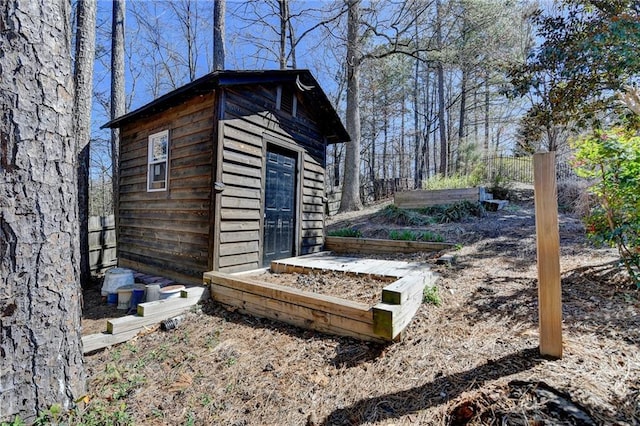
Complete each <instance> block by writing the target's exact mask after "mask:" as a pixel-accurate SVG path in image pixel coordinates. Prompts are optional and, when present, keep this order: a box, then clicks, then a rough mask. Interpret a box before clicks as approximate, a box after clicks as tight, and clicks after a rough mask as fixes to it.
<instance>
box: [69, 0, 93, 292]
mask: <svg viewBox="0 0 640 426" xmlns="http://www.w3.org/2000/svg"><path fill="white" fill-rule="evenodd" d="M76 18H77V23H76V47H75V49H76V51H75V68H74V72H73V80H74V86H75V95H74V102H73V125H74V132H73V134H74V135H75V138H76V149H77V153H78V154H77V155H78V222H79V223H80V282H81V283H82V285H83V286H84V285H86V284H87V283H88V282H89V280H90V279H91V270H90V267H89V169H90V145H89V141H90V138H91V100H92V96H91V95H92V92H93V87H92V86H93V62H94V57H95V50H96V0H78V4H77V9H76Z"/></svg>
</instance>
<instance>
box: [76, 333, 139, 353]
mask: <svg viewBox="0 0 640 426" xmlns="http://www.w3.org/2000/svg"><path fill="white" fill-rule="evenodd" d="M140 330H141V329H135V330H130V331H127V332H124V333H120V334H108V333H95V334H88V335H86V336H82V353H83V354H87V353H89V352H93V351H96V350H98V349H102V348H106V347H109V346H113V345H116V344H118V343H123V342H126V341H129V340H131V339H133V338H134V337H135V336H137V335H138V333H139V332H140Z"/></svg>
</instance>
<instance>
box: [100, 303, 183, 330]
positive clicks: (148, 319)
mask: <svg viewBox="0 0 640 426" xmlns="http://www.w3.org/2000/svg"><path fill="white" fill-rule="evenodd" d="M189 309H191V306H180V307H178V308H175V309H169V308H168V309H165V310H163V311H162V312H157V313H155V314H151V315H147V316H144V317H141V316H138V315H127V316H124V317H120V318H113V319H110V320H108V321H107V333H110V334H120V333H124V332H127V331H133V330H140V329H142V328H144V327H146V326H150V325H154V324H158V323H160V322H162V321H163V320H166V319H169V318H172V317H175V316H177V315H180V314H182V313H183V312H187V311H188V310H189Z"/></svg>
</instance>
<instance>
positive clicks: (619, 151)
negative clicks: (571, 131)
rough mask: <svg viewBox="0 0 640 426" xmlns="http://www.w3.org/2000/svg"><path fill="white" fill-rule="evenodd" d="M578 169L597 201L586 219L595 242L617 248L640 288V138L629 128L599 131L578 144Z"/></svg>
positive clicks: (589, 233)
mask: <svg viewBox="0 0 640 426" xmlns="http://www.w3.org/2000/svg"><path fill="white" fill-rule="evenodd" d="M575 147H576V153H575V159H574V166H575V167H576V172H577V173H578V175H579V176H582V177H585V178H588V179H592V180H593V182H594V184H593V185H592V186H591V188H590V192H591V194H592V195H593V197H594V198H595V200H597V206H596V207H594V208H593V209H592V211H591V213H590V214H589V216H588V217H586V218H585V225H586V227H587V234H588V235H589V237H590V238H591V240H592V241H594V242H596V243H599V244H606V245H610V246H612V247H617V248H618V252H619V253H620V257H621V260H622V261H623V263H624V264H625V266H626V268H627V271H628V272H629V274H630V276H631V277H632V278H633V279H634V281H635V282H636V285H637V286H638V287H640V184H639V180H640V136H639V135H638V133H637V131H635V130H634V129H633V128H631V127H629V126H618V127H614V128H611V129H609V130H606V131H604V130H595V131H593V132H592V133H591V134H589V135H586V136H584V137H582V138H581V139H579V140H577V141H576V142H575Z"/></svg>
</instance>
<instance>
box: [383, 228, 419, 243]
mask: <svg viewBox="0 0 640 426" xmlns="http://www.w3.org/2000/svg"><path fill="white" fill-rule="evenodd" d="M389 239H390V240H400V241H416V240H417V239H418V235H417V234H416V233H415V232H413V231H408V230H406V229H405V230H404V231H396V230H395V229H394V230H392V231H389Z"/></svg>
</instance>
